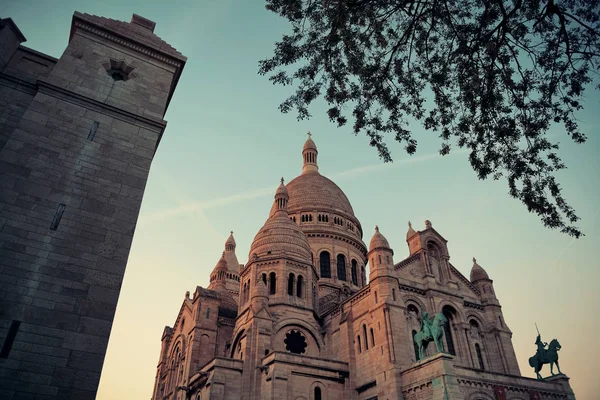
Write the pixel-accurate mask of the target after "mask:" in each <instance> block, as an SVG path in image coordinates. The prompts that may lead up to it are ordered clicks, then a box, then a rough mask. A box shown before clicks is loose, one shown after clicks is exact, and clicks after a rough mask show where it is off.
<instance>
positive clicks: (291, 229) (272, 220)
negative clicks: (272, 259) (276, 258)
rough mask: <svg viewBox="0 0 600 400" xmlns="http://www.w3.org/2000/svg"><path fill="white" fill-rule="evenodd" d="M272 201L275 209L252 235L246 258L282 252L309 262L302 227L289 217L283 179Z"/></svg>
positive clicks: (308, 250) (307, 245)
mask: <svg viewBox="0 0 600 400" xmlns="http://www.w3.org/2000/svg"><path fill="white" fill-rule="evenodd" d="M283 200H285V201H283ZM274 203H275V205H276V211H275V212H274V213H272V214H271V215H270V216H269V218H268V219H267V221H266V222H265V224H264V225H263V227H262V228H260V230H259V231H258V233H257V234H256V236H255V237H254V241H253V242H252V246H250V252H249V255H248V258H250V259H252V258H253V255H254V254H256V255H257V256H258V257H264V256H266V255H268V254H277V253H282V252H283V253H285V254H287V255H290V256H292V257H295V258H297V259H300V260H302V261H307V262H311V250H310V245H309V244H308V239H307V238H306V235H305V234H304V232H302V229H300V227H299V226H298V225H296V223H294V222H292V221H291V220H290V218H289V215H288V212H287V189H286V188H285V185H284V184H283V181H282V183H281V185H280V186H279V187H278V188H277V192H276V193H275V202H274Z"/></svg>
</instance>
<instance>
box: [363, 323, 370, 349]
mask: <svg viewBox="0 0 600 400" xmlns="http://www.w3.org/2000/svg"><path fill="white" fill-rule="evenodd" d="M363 337H364V338H365V351H367V350H369V342H368V340H367V326H366V325H365V324H363Z"/></svg>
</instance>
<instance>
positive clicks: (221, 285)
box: [208, 252, 228, 292]
mask: <svg viewBox="0 0 600 400" xmlns="http://www.w3.org/2000/svg"><path fill="white" fill-rule="evenodd" d="M227 279H228V271H227V261H226V260H225V252H223V254H222V255H221V258H220V259H219V262H217V265H216V266H215V268H214V269H213V272H212V273H211V274H210V284H209V285H208V289H210V290H215V291H217V292H219V291H226V290H227Z"/></svg>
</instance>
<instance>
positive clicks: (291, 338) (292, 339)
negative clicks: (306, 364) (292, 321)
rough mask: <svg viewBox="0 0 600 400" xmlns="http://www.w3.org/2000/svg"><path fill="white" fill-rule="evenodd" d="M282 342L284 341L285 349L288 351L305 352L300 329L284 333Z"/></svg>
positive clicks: (304, 340)
mask: <svg viewBox="0 0 600 400" xmlns="http://www.w3.org/2000/svg"><path fill="white" fill-rule="evenodd" d="M283 343H285V349H286V350H287V351H289V352H290V353H294V354H304V353H306V346H307V344H306V338H305V337H304V335H303V334H302V333H301V332H300V331H297V330H295V329H294V330H291V331H289V332H288V333H286V334H285V339H284V341H283Z"/></svg>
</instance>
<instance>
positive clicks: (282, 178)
mask: <svg viewBox="0 0 600 400" xmlns="http://www.w3.org/2000/svg"><path fill="white" fill-rule="evenodd" d="M281 184H282V185H283V176H282V177H281Z"/></svg>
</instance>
